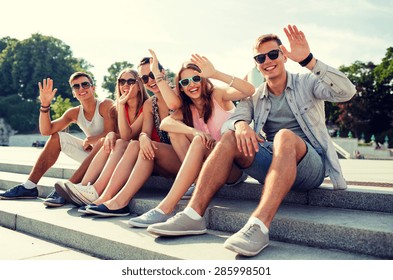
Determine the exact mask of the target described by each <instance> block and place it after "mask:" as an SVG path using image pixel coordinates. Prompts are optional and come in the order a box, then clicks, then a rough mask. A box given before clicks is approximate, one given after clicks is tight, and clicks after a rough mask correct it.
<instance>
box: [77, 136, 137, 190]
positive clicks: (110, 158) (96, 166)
mask: <svg viewBox="0 0 393 280" xmlns="http://www.w3.org/2000/svg"><path fill="white" fill-rule="evenodd" d="M129 143H130V142H128V141H125V140H122V139H118V140H117V141H116V145H115V147H114V149H113V151H112V152H111V153H108V152H106V151H105V150H104V148H101V150H100V152H99V153H98V154H97V155H96V156H95V157H94V160H93V161H92V163H91V165H90V167H89V168H88V170H87V172H86V174H85V176H84V177H83V180H82V185H84V186H85V185H87V184H88V183H89V182H91V183H94V188H95V189H96V191H97V193H98V194H99V195H100V194H101V193H102V192H103V190H104V188H105V187H106V186H107V184H108V182H109V180H110V178H111V176H112V174H113V172H114V170H115V168H116V166H117V164H118V163H119V161H120V159H121V158H122V156H123V154H124V152H125V150H126V149H127V146H128V144H129ZM97 178H98V179H97Z"/></svg>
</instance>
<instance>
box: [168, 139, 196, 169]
mask: <svg viewBox="0 0 393 280" xmlns="http://www.w3.org/2000/svg"><path fill="white" fill-rule="evenodd" d="M169 136H170V138H171V144H172V147H173V149H174V150H175V152H176V154H177V156H178V157H179V159H180V161H181V162H183V161H184V158H185V157H186V154H187V151H188V148H189V147H190V144H191V142H192V140H193V138H194V136H192V135H188V134H182V133H169Z"/></svg>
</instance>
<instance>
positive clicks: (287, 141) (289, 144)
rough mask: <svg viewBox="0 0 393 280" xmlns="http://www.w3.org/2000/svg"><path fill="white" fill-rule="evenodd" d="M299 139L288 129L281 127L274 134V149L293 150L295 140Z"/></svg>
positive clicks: (276, 150)
mask: <svg viewBox="0 0 393 280" xmlns="http://www.w3.org/2000/svg"><path fill="white" fill-rule="evenodd" d="M298 139H300V138H299V136H297V135H296V134H295V133H293V132H292V131H291V130H289V129H281V130H279V131H278V132H277V133H276V135H275V136H274V148H273V149H274V151H275V152H278V151H282V150H285V151H287V152H295V148H296V143H297V140H298Z"/></svg>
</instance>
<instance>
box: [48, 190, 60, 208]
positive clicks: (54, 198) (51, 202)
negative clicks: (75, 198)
mask: <svg viewBox="0 0 393 280" xmlns="http://www.w3.org/2000/svg"><path fill="white" fill-rule="evenodd" d="M44 204H45V205H46V206H49V207H60V206H63V205H64V204H65V199H64V198H63V197H61V196H60V195H59V194H58V193H57V192H56V191H53V192H51V193H50V194H49V195H48V197H47V198H46V199H45V201H44Z"/></svg>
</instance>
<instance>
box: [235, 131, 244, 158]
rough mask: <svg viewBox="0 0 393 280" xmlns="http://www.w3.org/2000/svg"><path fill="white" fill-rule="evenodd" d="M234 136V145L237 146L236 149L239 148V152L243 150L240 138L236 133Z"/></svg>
mask: <svg viewBox="0 0 393 280" xmlns="http://www.w3.org/2000/svg"><path fill="white" fill-rule="evenodd" d="M235 138H236V146H237V149H238V150H239V152H240V153H241V152H242V151H243V150H242V144H241V139H240V137H239V136H238V135H237V134H235Z"/></svg>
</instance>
